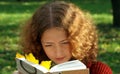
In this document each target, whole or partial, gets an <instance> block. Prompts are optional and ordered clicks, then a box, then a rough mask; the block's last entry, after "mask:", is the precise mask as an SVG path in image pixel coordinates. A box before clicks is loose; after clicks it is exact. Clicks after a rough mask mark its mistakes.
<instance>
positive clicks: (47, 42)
mask: <svg viewBox="0 0 120 74" xmlns="http://www.w3.org/2000/svg"><path fill="white" fill-rule="evenodd" d="M66 40H68V39H63V40H61V41H60V43H61V42H64V41H66ZM43 43H46V44H53V42H49V41H43Z"/></svg>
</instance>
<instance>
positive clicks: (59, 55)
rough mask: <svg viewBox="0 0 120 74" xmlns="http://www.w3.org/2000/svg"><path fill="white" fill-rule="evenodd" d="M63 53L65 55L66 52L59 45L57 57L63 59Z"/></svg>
mask: <svg viewBox="0 0 120 74" xmlns="http://www.w3.org/2000/svg"><path fill="white" fill-rule="evenodd" d="M63 53H64V51H63V48H62V47H61V46H60V45H57V46H56V53H55V54H56V57H58V58H59V57H62V56H63Z"/></svg>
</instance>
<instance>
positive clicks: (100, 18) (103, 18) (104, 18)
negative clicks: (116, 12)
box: [92, 14, 113, 24]
mask: <svg viewBox="0 0 120 74" xmlns="http://www.w3.org/2000/svg"><path fill="white" fill-rule="evenodd" d="M92 17H93V19H94V20H95V23H96V24H98V23H104V24H112V19H113V17H112V15H110V14H93V15H92Z"/></svg>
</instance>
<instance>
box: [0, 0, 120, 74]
mask: <svg viewBox="0 0 120 74" xmlns="http://www.w3.org/2000/svg"><path fill="white" fill-rule="evenodd" d="M45 2H46V1H41V2H16V1H14V0H11V1H9V0H6V1H4V0H3V1H0V7H1V9H0V74H12V72H13V71H14V70H15V69H16V64H15V53H16V52H17V51H18V50H20V48H19V36H20V34H19V33H20V26H21V25H22V24H23V23H24V22H25V21H26V20H27V19H29V17H31V15H32V14H33V12H34V11H35V10H36V9H37V7H39V6H40V5H42V4H44V3H45ZM71 2H73V3H75V4H76V5H78V6H79V7H80V8H82V9H83V10H84V11H87V12H89V13H91V15H92V18H93V19H94V20H95V24H96V26H97V28H98V35H99V51H100V52H99V55H98V60H101V61H103V62H104V63H106V64H108V65H109V66H110V67H111V68H112V70H113V74H120V71H119V69H120V66H119V64H120V58H119V56H120V28H114V27H112V9H111V4H110V0H105V1H104V0H93V1H90V0H84V1H83V0H78V1H75V0H71Z"/></svg>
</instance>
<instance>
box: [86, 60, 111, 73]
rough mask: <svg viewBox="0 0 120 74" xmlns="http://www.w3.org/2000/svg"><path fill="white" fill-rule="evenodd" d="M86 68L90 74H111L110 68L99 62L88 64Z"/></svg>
mask: <svg viewBox="0 0 120 74" xmlns="http://www.w3.org/2000/svg"><path fill="white" fill-rule="evenodd" d="M87 67H88V68H89V69H90V74H112V70H111V68H110V67H109V66H108V65H106V64H104V63H102V62H100V61H98V62H96V63H88V65H87Z"/></svg>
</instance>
